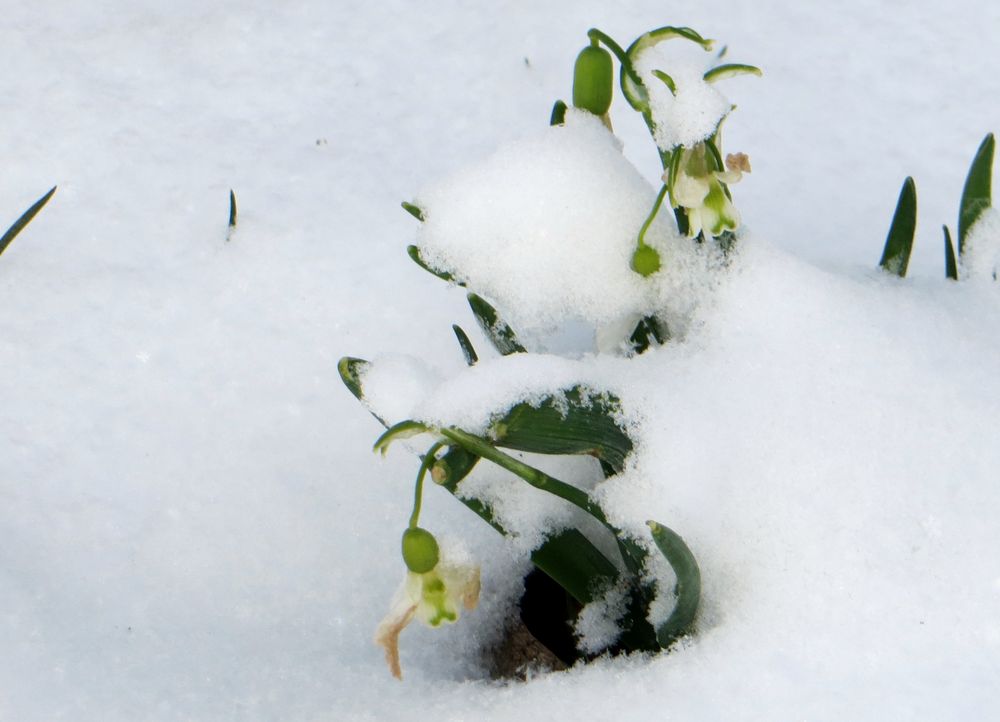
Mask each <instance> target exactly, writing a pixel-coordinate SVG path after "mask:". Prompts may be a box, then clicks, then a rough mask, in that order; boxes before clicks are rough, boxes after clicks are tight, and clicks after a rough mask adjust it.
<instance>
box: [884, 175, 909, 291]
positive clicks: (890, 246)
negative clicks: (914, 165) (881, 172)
mask: <svg viewBox="0 0 1000 722" xmlns="http://www.w3.org/2000/svg"><path fill="white" fill-rule="evenodd" d="M916 230H917V186H916V185H915V184H914V182H913V178H907V179H906V180H905V181H903V187H902V189H901V190H900V191H899V200H898V201H897V202H896V212H895V213H894V214H893V216H892V224H891V225H890V226H889V235H888V236H887V237H886V239H885V249H884V250H883V251H882V260H881V261H879V265H880V266H882V268H883V269H884V270H885V271H887V272H889V273H894V274H895V275H897V276H899V277H900V278H904V277H905V276H906V267H907V266H908V265H909V264H910V253H911V252H912V251H913V235H914V234H915V233H916Z"/></svg>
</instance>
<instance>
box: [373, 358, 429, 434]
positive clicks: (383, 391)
mask: <svg viewBox="0 0 1000 722" xmlns="http://www.w3.org/2000/svg"><path fill="white" fill-rule="evenodd" d="M360 380H361V387H362V391H363V401H364V404H365V406H367V407H368V409H369V410H370V411H371V412H372V413H373V414H375V415H376V416H378V417H379V418H380V419H382V420H384V421H385V422H386V423H387V424H389V425H390V426H391V425H392V424H395V423H398V422H400V421H405V420H406V419H409V418H411V417H412V415H413V409H414V407H416V406H417V405H418V404H419V403H420V402H421V401H422V400H423V399H424V398H425V397H426V396H427V394H428V393H430V391H431V390H432V389H434V388H435V387H436V386H437V385H438V384H439V383H441V376H440V374H438V373H437V372H436V371H435V370H434V369H432V368H431V367H430V366H428V365H427V363H425V362H424V361H423V360H421V359H419V358H416V357H414V356H406V355H404V354H382V355H379V356H377V357H375V358H374V359H373V360H372V362H371V363H370V364H368V365H367V366H366V367H365V368H364V370H363V371H362V372H361V379H360Z"/></svg>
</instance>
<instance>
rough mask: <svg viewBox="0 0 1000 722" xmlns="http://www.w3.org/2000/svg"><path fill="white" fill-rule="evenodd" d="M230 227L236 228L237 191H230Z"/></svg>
mask: <svg viewBox="0 0 1000 722" xmlns="http://www.w3.org/2000/svg"><path fill="white" fill-rule="evenodd" d="M229 227H230V228H236V191H234V190H233V189H232V188H230V189H229Z"/></svg>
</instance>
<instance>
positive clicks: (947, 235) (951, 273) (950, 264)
mask: <svg viewBox="0 0 1000 722" xmlns="http://www.w3.org/2000/svg"><path fill="white" fill-rule="evenodd" d="M941 228H942V229H943V230H944V275H945V278H949V279H951V280H952V281H957V280H958V261H957V260H956V258H955V244H954V243H953V242H952V240H951V231H949V230H948V226H941Z"/></svg>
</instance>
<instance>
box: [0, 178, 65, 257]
mask: <svg viewBox="0 0 1000 722" xmlns="http://www.w3.org/2000/svg"><path fill="white" fill-rule="evenodd" d="M55 192H56V186H52V188H51V189H49V192H48V193H46V194H45V195H44V196H42V197H41V198H39V199H38V200H37V201H35V202H34V203H32V204H31V207H30V208H29V209H28V210H26V211H25V212H24V213H22V214H21V216H20V218H18V219H17V220H16V221H14V225H12V226H11V227H10V228H8V229H7V231H6V232H5V233H4V234H3V236H0V253H3V252H4V251H6V250H7V246H9V245H10V242H11V241H13V240H14V239H15V238H16V237H17V234H18V233H20V232H21V231H23V230H24V227H25V226H27V225H28V224H29V223H31V219H32V218H34V217H35V216H36V215H38V211H40V210H42V208H43V207H44V206H45V204H46V203H48V202H49V199H50V198H51V197H52V195H53V194H54V193H55Z"/></svg>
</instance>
